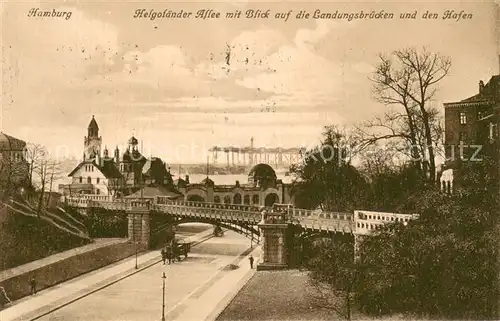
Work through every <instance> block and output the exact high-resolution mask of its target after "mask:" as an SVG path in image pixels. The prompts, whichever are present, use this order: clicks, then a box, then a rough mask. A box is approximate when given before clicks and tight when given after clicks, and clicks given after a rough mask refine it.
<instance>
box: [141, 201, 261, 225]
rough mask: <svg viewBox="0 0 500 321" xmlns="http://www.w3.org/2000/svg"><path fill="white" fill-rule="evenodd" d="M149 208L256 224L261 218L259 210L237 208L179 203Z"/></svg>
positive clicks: (181, 214) (177, 213)
mask: <svg viewBox="0 0 500 321" xmlns="http://www.w3.org/2000/svg"><path fill="white" fill-rule="evenodd" d="M151 209H153V210H156V211H159V212H168V213H170V214H174V215H180V216H188V217H192V216H196V217H204V218H219V219H225V220H231V221H246V222H249V223H255V224H257V223H258V222H259V221H260V219H261V214H260V213H259V212H252V211H241V210H238V209H227V208H216V207H212V208H210V207H201V206H198V207H196V206H194V207H193V206H188V205H181V204H173V203H171V204H153V205H152V206H151Z"/></svg>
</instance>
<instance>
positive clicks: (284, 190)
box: [175, 164, 293, 206]
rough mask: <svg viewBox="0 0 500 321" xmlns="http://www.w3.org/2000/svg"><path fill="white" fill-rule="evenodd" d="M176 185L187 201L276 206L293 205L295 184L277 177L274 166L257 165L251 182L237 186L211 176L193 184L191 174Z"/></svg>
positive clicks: (249, 179)
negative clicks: (213, 179)
mask: <svg viewBox="0 0 500 321" xmlns="http://www.w3.org/2000/svg"><path fill="white" fill-rule="evenodd" d="M175 183H176V186H177V188H178V190H179V191H180V192H181V193H183V194H184V199H185V200H186V201H198V202H213V203H221V204H236V205H239V204H242V205H258V206H273V205H274V204H291V203H293V197H292V196H291V195H290V189H291V186H290V185H288V184H284V183H283V182H282V181H281V180H279V179H277V177H276V173H275V171H274V169H273V168H272V167H271V166H269V165H267V164H258V165H255V166H254V167H253V168H252V169H251V170H250V172H249V174H248V182H247V183H243V184H240V182H239V181H236V182H235V184H234V185H216V184H215V183H214V182H213V181H212V180H211V179H210V178H209V177H208V175H207V178H205V179H204V180H203V181H202V182H200V183H197V184H191V183H190V182H189V176H186V177H185V179H181V178H179V179H177V180H176V182H175Z"/></svg>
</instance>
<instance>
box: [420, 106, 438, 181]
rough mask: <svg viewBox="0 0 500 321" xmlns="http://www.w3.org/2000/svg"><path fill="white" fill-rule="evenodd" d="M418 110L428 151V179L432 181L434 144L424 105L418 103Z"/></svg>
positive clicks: (434, 174)
mask: <svg viewBox="0 0 500 321" xmlns="http://www.w3.org/2000/svg"><path fill="white" fill-rule="evenodd" d="M420 110H421V112H422V121H423V123H424V128H425V139H426V143H427V150H428V152H429V176H430V177H429V179H430V181H431V182H432V183H434V181H435V180H436V160H435V159H434V146H433V142H432V133H431V127H430V125H429V115H428V114H427V111H426V110H425V106H423V105H422V104H421V105H420Z"/></svg>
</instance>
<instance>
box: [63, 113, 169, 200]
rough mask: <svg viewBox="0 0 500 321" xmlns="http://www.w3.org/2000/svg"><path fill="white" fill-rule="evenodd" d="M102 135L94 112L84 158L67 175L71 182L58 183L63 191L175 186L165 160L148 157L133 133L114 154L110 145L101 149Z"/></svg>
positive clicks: (119, 193)
mask: <svg viewBox="0 0 500 321" xmlns="http://www.w3.org/2000/svg"><path fill="white" fill-rule="evenodd" d="M101 147H102V137H101V136H99V126H98V125H97V121H96V120H95V118H94V116H92V119H91V121H90V123H89V126H88V128H87V136H85V138H84V146H83V159H82V161H81V162H80V163H79V164H78V165H77V166H76V167H75V168H74V169H73V170H72V171H71V173H70V174H69V175H68V176H69V177H71V183H70V184H61V185H59V191H60V192H61V193H62V194H63V195H75V194H98V195H113V196H126V195H129V194H132V193H134V192H136V191H137V190H138V189H140V188H142V187H144V186H164V185H170V186H173V180H172V176H171V175H170V172H169V171H168V170H167V168H166V164H165V163H164V162H163V161H162V160H161V159H160V158H157V157H151V158H146V157H144V156H143V155H142V154H141V152H140V151H139V148H138V140H137V138H135V137H131V138H130V139H129V140H128V144H127V147H126V148H125V150H124V151H123V154H122V153H121V151H120V149H119V148H118V146H117V147H116V148H115V150H114V153H113V156H111V155H110V154H109V151H108V149H107V147H105V148H104V150H101Z"/></svg>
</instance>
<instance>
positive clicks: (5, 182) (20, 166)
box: [0, 132, 29, 191]
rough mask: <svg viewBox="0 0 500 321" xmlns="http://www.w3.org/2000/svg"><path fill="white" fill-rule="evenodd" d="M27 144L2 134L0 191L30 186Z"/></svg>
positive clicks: (0, 133) (0, 136) (0, 145)
mask: <svg viewBox="0 0 500 321" xmlns="http://www.w3.org/2000/svg"><path fill="white" fill-rule="evenodd" d="M25 156H26V142H25V141H23V140H20V139H18V138H15V137H12V136H9V135H7V134H4V133H2V132H0V190H3V191H4V190H6V189H12V188H18V187H22V186H27V185H28V184H29V164H28V162H27V161H26V157H25Z"/></svg>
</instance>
